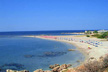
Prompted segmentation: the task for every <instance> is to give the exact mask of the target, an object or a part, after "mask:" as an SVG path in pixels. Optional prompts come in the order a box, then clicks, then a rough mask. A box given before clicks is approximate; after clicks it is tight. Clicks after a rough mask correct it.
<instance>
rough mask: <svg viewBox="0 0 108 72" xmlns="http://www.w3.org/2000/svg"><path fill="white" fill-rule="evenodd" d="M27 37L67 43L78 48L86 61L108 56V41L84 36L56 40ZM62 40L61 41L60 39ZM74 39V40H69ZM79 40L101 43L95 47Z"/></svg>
mask: <svg viewBox="0 0 108 72" xmlns="http://www.w3.org/2000/svg"><path fill="white" fill-rule="evenodd" d="M26 37H36V38H42V39H50V40H56V41H61V42H66V43H70V44H72V45H74V46H76V47H77V50H79V51H80V52H81V53H83V54H84V56H85V60H87V59H89V58H90V57H94V58H96V59H97V60H98V59H99V58H100V57H101V56H104V55H105V54H108V52H107V51H108V41H106V40H104V39H98V38H89V37H86V36H83V35H79V36H78V35H77V36H73V35H68V36H53V37H56V38H57V39H55V38H48V37H47V38H45V37H44V36H26ZM59 38H61V39H59ZM62 38H67V40H64V39H62ZM71 38H73V39H74V40H73V41H72V40H69V39H71ZM79 40H83V41H93V42H95V43H97V42H98V43H100V44H98V45H97V47H96V46H94V45H93V44H89V43H85V42H81V41H79ZM88 47H90V49H88Z"/></svg>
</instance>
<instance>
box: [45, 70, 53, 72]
mask: <svg viewBox="0 0 108 72" xmlns="http://www.w3.org/2000/svg"><path fill="white" fill-rule="evenodd" d="M44 72H52V71H50V70H46V71H44Z"/></svg>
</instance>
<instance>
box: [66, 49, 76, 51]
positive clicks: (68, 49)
mask: <svg viewBox="0 0 108 72" xmlns="http://www.w3.org/2000/svg"><path fill="white" fill-rule="evenodd" d="M75 50H76V49H68V51H75Z"/></svg>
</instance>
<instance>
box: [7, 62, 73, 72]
mask: <svg viewBox="0 0 108 72" xmlns="http://www.w3.org/2000/svg"><path fill="white" fill-rule="evenodd" d="M70 66H72V65H71V64H62V65H59V64H55V65H50V66H49V68H50V69H51V70H46V71H44V70H42V69H37V70H35V71H34V72H61V71H65V70H67V68H68V67H70ZM6 72H29V71H28V70H21V71H17V70H11V69H7V70H6Z"/></svg>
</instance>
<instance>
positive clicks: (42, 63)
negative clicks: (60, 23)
mask: <svg viewBox="0 0 108 72" xmlns="http://www.w3.org/2000/svg"><path fill="white" fill-rule="evenodd" d="M9 34H10V35H13V34H14V35H15V33H7V34H3V33H2V34H1V37H0V69H2V71H3V70H5V69H14V70H24V69H26V70H29V71H30V72H33V71H34V70H36V69H40V68H41V69H43V70H48V69H49V65H53V64H60V65H61V64H72V65H73V66H77V65H79V63H78V62H77V60H81V61H83V60H84V56H83V55H82V53H80V52H79V51H68V49H75V48H76V47H75V46H73V45H71V44H68V43H64V42H58V41H52V40H45V39H39V38H30V37H21V36H9ZM31 34H32V33H30V34H28V35H31ZM40 34H45V33H40ZM40 34H37V35H40ZM46 34H50V35H52V32H51V33H46ZM57 34H59V33H54V34H53V35H57ZM60 34H61V33H60ZM2 35H3V36H2ZM16 35H25V34H21V33H18V34H16ZM26 35H27V34H26ZM33 35H34V34H33ZM35 35H36V34H35Z"/></svg>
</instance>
